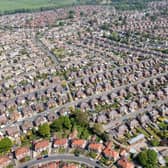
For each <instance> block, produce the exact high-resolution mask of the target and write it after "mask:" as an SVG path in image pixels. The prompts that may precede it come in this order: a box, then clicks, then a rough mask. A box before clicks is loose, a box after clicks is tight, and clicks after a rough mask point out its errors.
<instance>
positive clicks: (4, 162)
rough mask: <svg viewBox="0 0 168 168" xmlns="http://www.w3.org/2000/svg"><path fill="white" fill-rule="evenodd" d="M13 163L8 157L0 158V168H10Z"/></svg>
mask: <svg viewBox="0 0 168 168" xmlns="http://www.w3.org/2000/svg"><path fill="white" fill-rule="evenodd" d="M10 163H11V160H10V159H9V157H8V156H1V157H0V167H1V168H5V167H7V166H9V165H10Z"/></svg>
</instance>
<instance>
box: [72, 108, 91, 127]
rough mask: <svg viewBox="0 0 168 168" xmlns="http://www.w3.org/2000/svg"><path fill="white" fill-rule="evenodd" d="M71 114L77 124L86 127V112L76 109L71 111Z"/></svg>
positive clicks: (87, 120)
mask: <svg viewBox="0 0 168 168" xmlns="http://www.w3.org/2000/svg"><path fill="white" fill-rule="evenodd" d="M73 116H74V118H75V121H76V123H77V124H78V125H80V126H82V127H86V126H88V125H89V116H88V113H87V112H82V111H80V110H76V111H75V112H73Z"/></svg>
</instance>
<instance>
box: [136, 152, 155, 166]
mask: <svg viewBox="0 0 168 168" xmlns="http://www.w3.org/2000/svg"><path fill="white" fill-rule="evenodd" d="M138 161H139V163H140V164H141V165H142V166H143V167H144V168H152V167H153V168H155V167H157V153H156V152H155V151H154V150H151V149H148V150H144V151H142V152H140V153H139V154H138Z"/></svg>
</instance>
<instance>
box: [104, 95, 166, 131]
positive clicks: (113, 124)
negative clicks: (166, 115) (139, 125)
mask: <svg viewBox="0 0 168 168" xmlns="http://www.w3.org/2000/svg"><path fill="white" fill-rule="evenodd" d="M167 102H168V98H167V99H165V100H159V101H157V102H156V103H151V104H149V105H147V106H146V107H145V108H142V109H140V110H136V112H134V113H129V114H127V115H124V116H122V117H120V118H118V119H117V121H116V122H115V121H114V120H113V121H111V122H110V123H109V124H107V125H105V126H104V129H105V130H106V131H108V130H109V129H113V128H115V127H116V123H124V122H127V121H128V120H129V119H130V118H135V117H136V116H138V115H140V114H143V113H145V112H147V111H150V110H152V107H157V106H159V105H161V104H164V103H167Z"/></svg>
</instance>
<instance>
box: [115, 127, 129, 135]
mask: <svg viewBox="0 0 168 168" xmlns="http://www.w3.org/2000/svg"><path fill="white" fill-rule="evenodd" d="M126 132H128V127H127V126H126V125H125V124H123V125H120V126H119V127H118V128H117V133H118V136H119V137H120V136H123V135H124V134H125V133H126Z"/></svg>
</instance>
